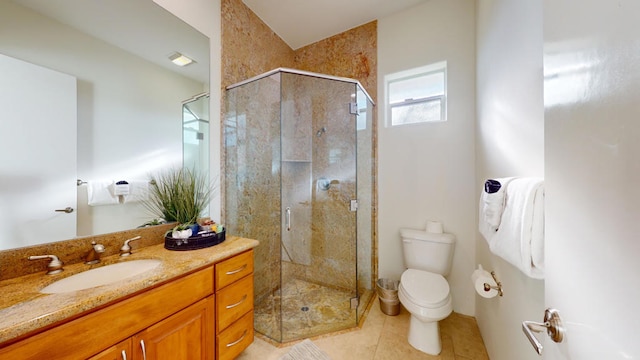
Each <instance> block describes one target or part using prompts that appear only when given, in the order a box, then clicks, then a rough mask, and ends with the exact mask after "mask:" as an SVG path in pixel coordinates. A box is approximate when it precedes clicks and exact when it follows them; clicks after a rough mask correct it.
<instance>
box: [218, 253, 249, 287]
mask: <svg viewBox="0 0 640 360" xmlns="http://www.w3.org/2000/svg"><path fill="white" fill-rule="evenodd" d="M252 272H253V250H250V251H247V252H245V253H242V254H239V255H236V256H234V257H232V258H230V259H227V260H224V261H221V262H219V263H217V264H216V290H220V289H222V288H224V287H225V286H227V285H230V284H231V283H233V282H234V281H236V280H239V279H241V278H243V277H245V276H247V275H249V274H251V273H252Z"/></svg>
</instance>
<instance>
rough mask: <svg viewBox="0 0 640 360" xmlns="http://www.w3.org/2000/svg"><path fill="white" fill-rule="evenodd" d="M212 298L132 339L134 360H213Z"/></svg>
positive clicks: (201, 301) (213, 326)
mask: <svg viewBox="0 0 640 360" xmlns="http://www.w3.org/2000/svg"><path fill="white" fill-rule="evenodd" d="M214 309H215V303H214V298H213V296H210V297H208V298H206V299H203V300H200V301H199V302H197V303H195V304H193V305H191V306H189V307H188V308H186V309H184V310H182V311H180V312H178V313H176V314H174V315H172V316H170V317H168V318H167V319H165V320H163V321H161V322H159V323H157V324H155V325H153V326H151V327H149V328H147V329H145V330H143V331H142V332H140V333H138V334H137V335H135V336H134V337H133V353H134V359H136V360H138V359H139V360H213V359H214V351H215V347H214V341H215V334H214V329H215V325H214Z"/></svg>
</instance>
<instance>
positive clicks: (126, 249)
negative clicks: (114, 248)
mask: <svg viewBox="0 0 640 360" xmlns="http://www.w3.org/2000/svg"><path fill="white" fill-rule="evenodd" d="M140 238H142V236H140V235H138V236H136V237H134V238H131V239H128V240H125V241H124V245H122V247H121V248H120V256H129V255H131V246H129V243H130V242H131V241H133V240H138V239H140Z"/></svg>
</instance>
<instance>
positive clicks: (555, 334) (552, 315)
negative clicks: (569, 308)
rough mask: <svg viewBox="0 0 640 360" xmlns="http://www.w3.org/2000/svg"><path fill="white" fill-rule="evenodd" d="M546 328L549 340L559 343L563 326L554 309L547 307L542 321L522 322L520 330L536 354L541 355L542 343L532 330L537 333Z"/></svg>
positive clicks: (562, 336) (562, 333)
mask: <svg viewBox="0 0 640 360" xmlns="http://www.w3.org/2000/svg"><path fill="white" fill-rule="evenodd" d="M545 329H546V330H547V335H549V337H550V338H551V340H553V341H555V342H557V343H561V342H562V340H563V339H564V332H565V329H564V326H563V325H562V319H561V318H560V313H558V310H556V309H551V308H549V309H547V310H545V311H544V322H543V323H539V322H535V321H523V322H522V331H523V332H524V334H525V335H527V339H529V342H530V343H531V346H533V348H534V349H535V350H536V352H537V353H538V355H542V349H543V346H542V343H540V340H538V338H537V337H536V336H535V335H534V334H533V333H534V332H536V333H539V332H542V331H544V330H545Z"/></svg>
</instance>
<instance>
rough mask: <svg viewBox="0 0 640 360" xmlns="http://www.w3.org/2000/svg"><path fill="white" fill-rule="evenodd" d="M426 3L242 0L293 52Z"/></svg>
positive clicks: (401, 0)
mask: <svg viewBox="0 0 640 360" xmlns="http://www.w3.org/2000/svg"><path fill="white" fill-rule="evenodd" d="M425 1H428V0H348V1H345V0H316V1H310V0H243V2H244V3H245V4H246V5H247V6H248V7H249V8H250V9H251V10H252V11H253V12H254V13H255V14H256V15H258V17H260V19H262V21H264V22H265V23H266V24H267V25H268V26H269V27H270V28H271V29H272V30H273V31H274V32H275V33H276V34H278V36H280V37H281V38H282V40H284V41H285V42H286V43H287V44H288V45H289V46H290V47H291V48H292V49H294V50H296V49H298V48H301V47H303V46H306V45H309V44H312V43H314V42H317V41H319V40H322V39H326V38H328V37H331V36H333V35H336V34H339V33H341V32H343V31H346V30H349V29H352V28H354V27H357V26H359V25H363V24H366V23H368V22H370V21H372V20H375V19H380V18H382V17H385V16H387V15H391V14H393V13H396V12H398V11H401V10H404V9H407V8H409V7H412V6H414V5H417V4H420V3H424V2H425Z"/></svg>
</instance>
